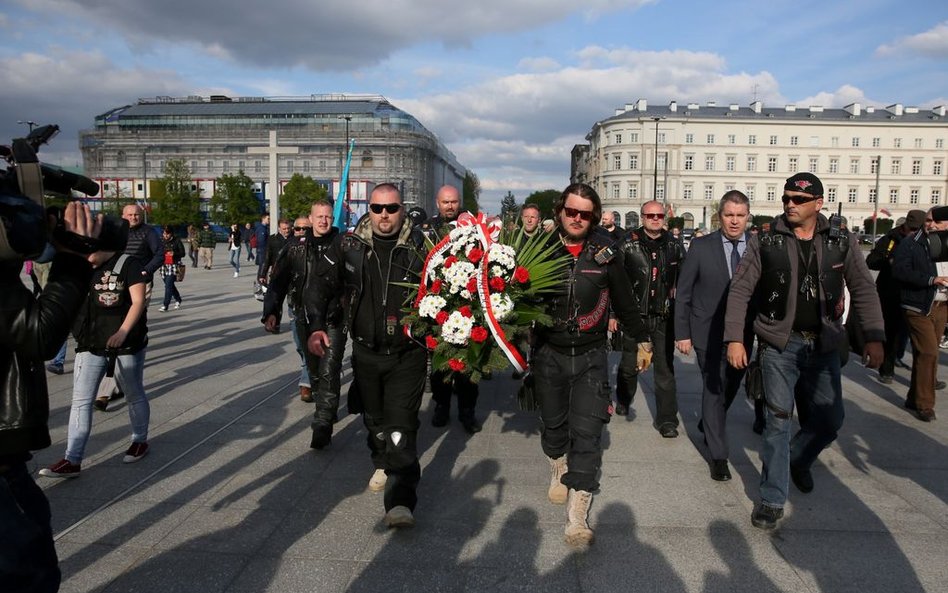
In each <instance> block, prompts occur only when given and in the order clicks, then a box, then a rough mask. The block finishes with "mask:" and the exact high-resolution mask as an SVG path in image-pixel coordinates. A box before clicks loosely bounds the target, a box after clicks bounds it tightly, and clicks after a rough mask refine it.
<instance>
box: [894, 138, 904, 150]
mask: <svg viewBox="0 0 948 593" xmlns="http://www.w3.org/2000/svg"><path fill="white" fill-rule="evenodd" d="M892 146H893V147H894V148H902V139H901V138H896V139H895V140H893V141H892Z"/></svg>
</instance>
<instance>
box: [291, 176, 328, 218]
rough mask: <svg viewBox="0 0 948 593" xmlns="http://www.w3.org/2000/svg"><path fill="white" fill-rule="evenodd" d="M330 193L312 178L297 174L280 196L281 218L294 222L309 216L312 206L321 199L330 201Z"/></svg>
mask: <svg viewBox="0 0 948 593" xmlns="http://www.w3.org/2000/svg"><path fill="white" fill-rule="evenodd" d="M328 196H329V192H327V191H326V188H325V187H323V186H322V185H320V184H319V183H317V182H316V180H315V179H313V178H312V177H306V176H304V175H301V174H299V173H295V174H294V175H293V177H291V178H290V180H289V181H288V182H287V184H286V185H285V186H283V193H282V194H280V217H281V218H288V219H289V220H293V219H294V218H299V217H300V216H309V210H310V206H312V205H313V202H315V201H316V200H319V199H323V200H325V199H328Z"/></svg>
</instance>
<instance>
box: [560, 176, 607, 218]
mask: <svg viewBox="0 0 948 593" xmlns="http://www.w3.org/2000/svg"><path fill="white" fill-rule="evenodd" d="M570 194H576V195H577V196H579V197H581V198H585V199H587V200H589V201H590V202H592V204H593V217H592V220H591V221H590V222H591V223H592V226H597V225H598V224H599V221H600V220H602V201H601V200H600V199H599V194H597V193H596V190H594V189H593V188H591V187H589V186H588V185H586V184H585V183H571V184H569V185H567V186H566V189H564V190H563V193H561V194H560V197H559V198H557V200H556V202H555V203H554V204H553V219H554V220H555V221H556V224H557V225H559V224H560V213H561V212H562V211H563V208H565V207H566V198H568V197H569V196H570Z"/></svg>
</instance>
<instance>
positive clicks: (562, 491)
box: [547, 455, 569, 504]
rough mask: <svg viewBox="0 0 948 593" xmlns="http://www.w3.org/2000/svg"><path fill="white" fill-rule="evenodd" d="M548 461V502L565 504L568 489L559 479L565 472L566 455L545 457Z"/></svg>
mask: <svg viewBox="0 0 948 593" xmlns="http://www.w3.org/2000/svg"><path fill="white" fill-rule="evenodd" d="M547 459H549V461H550V470H551V474H550V491H549V492H548V493H547V496H549V497H550V502H552V503H553V504H565V503H566V497H567V496H568V495H569V490H568V489H567V488H566V486H565V485H564V484H563V483H562V482H561V481H560V480H561V479H562V478H563V475H564V474H566V455H563V456H562V457H559V458H557V459H553V458H552V457H547Z"/></svg>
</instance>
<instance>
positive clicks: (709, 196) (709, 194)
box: [704, 183, 714, 200]
mask: <svg viewBox="0 0 948 593" xmlns="http://www.w3.org/2000/svg"><path fill="white" fill-rule="evenodd" d="M704 199H705V200H713V199H714V185H713V184H710V183H709V184H707V185H705V186H704Z"/></svg>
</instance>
